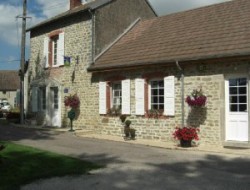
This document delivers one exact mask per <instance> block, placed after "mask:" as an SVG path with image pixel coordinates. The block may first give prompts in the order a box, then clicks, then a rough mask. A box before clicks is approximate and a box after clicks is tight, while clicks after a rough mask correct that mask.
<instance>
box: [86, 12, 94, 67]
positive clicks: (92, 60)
mask: <svg viewBox="0 0 250 190" xmlns="http://www.w3.org/2000/svg"><path fill="white" fill-rule="evenodd" d="M88 11H89V13H90V14H91V18H92V19H91V20H92V39H91V43H92V48H91V49H92V52H91V62H92V63H93V62H94V57H95V11H92V10H91V9H89V10H88Z"/></svg>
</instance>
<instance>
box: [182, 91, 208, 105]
mask: <svg viewBox="0 0 250 190" xmlns="http://www.w3.org/2000/svg"><path fill="white" fill-rule="evenodd" d="M186 102H187V104H188V105H189V106H190V107H203V106H205V105H206V102H207V97H206V96H205V95H204V94H203V92H202V89H201V88H200V89H199V90H197V89H196V90H193V92H192V93H191V95H190V96H187V98H186Z"/></svg>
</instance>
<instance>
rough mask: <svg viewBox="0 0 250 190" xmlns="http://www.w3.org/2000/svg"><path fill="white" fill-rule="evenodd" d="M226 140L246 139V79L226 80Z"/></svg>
mask: <svg viewBox="0 0 250 190" xmlns="http://www.w3.org/2000/svg"><path fill="white" fill-rule="evenodd" d="M225 86H226V88H225V89H226V140H227V141H248V128H249V127H248V79H247V77H235V78H229V79H228V80H226V85H225Z"/></svg>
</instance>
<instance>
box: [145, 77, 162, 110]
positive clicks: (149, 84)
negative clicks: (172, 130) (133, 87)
mask: <svg viewBox="0 0 250 190" xmlns="http://www.w3.org/2000/svg"><path fill="white" fill-rule="evenodd" d="M153 81H162V82H163V87H162V89H163V95H162V98H163V103H162V104H163V108H162V109H156V110H161V111H164V107H165V99H164V91H165V90H164V78H154V79H150V80H149V81H148V109H149V110H150V109H154V108H152V105H151V104H152V102H151V98H152V97H151V95H152V94H151V89H152V87H151V82H153ZM159 105H160V104H159ZM159 105H158V106H159Z"/></svg>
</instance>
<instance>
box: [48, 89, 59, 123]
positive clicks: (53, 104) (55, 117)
mask: <svg viewBox="0 0 250 190" xmlns="http://www.w3.org/2000/svg"><path fill="white" fill-rule="evenodd" d="M49 94H50V98H49V99H50V105H49V107H50V114H49V115H50V125H51V126H56V127H61V112H60V105H59V90H58V87H51V88H50V93H49Z"/></svg>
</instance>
